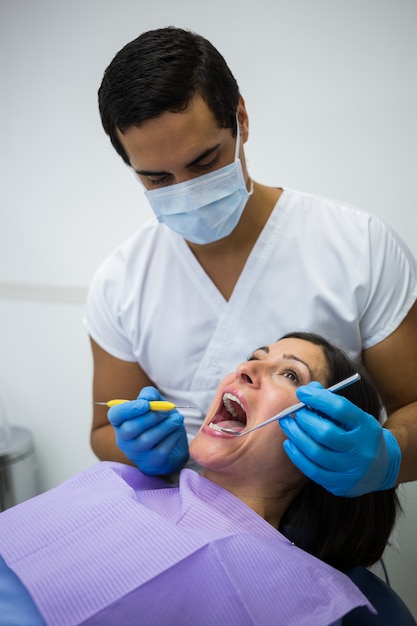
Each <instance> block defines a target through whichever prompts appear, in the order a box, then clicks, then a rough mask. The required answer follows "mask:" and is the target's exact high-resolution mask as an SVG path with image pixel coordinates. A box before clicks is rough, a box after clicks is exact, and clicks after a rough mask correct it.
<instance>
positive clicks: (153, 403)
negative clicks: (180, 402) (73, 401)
mask: <svg viewBox="0 0 417 626" xmlns="http://www.w3.org/2000/svg"><path fill="white" fill-rule="evenodd" d="M142 399H143V400H144V399H145V398H142ZM125 402H131V400H119V399H117V400H109V401H108V402H93V404H102V405H103V406H108V407H112V406H116V404H124V403H125ZM149 406H150V407H151V411H172V409H194V408H195V407H193V406H177V405H176V404H174V403H173V402H168V401H167V400H149Z"/></svg>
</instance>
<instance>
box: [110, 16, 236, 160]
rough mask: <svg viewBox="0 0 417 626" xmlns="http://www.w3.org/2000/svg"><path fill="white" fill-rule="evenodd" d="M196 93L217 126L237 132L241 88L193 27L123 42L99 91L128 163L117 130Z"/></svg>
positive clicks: (175, 108) (180, 106) (182, 104)
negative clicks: (126, 42) (123, 44)
mask: <svg viewBox="0 0 417 626" xmlns="http://www.w3.org/2000/svg"><path fill="white" fill-rule="evenodd" d="M196 94H199V95H200V96H201V97H202V98H203V99H204V101H205V102H206V104H207V105H208V107H209V108H210V110H211V111H212V113H213V115H214V117H215V119H216V120H217V122H218V124H219V126H220V127H221V128H231V129H232V131H233V134H234V135H235V134H236V130H237V128H236V112H237V107H238V104H239V97H240V94H239V88H238V85H237V82H236V79H235V78H234V76H233V74H232V73H231V71H230V69H229V67H228V66H227V64H226V61H225V60H224V58H223V57H222V55H221V54H220V53H219V52H218V50H217V49H216V48H215V47H214V46H213V45H212V44H211V43H210V42H209V41H208V40H207V39H205V38H204V37H201V36H200V35H197V34H196V33H193V32H191V31H189V30H184V29H181V28H174V27H173V26H169V27H167V28H160V29H156V30H150V31H147V32H145V33H143V34H142V35H140V36H139V37H137V38H136V39H134V40H133V41H131V42H130V43H128V44H127V45H125V46H124V47H123V48H122V49H121V50H120V51H119V52H118V53H117V54H116V56H115V57H114V59H113V60H112V61H111V63H110V65H109V66H108V67H107V69H106V70H105V72H104V76H103V80H102V83H101V85H100V88H99V91H98V101H99V110H100V115H101V121H102V124H103V128H104V130H105V131H106V133H107V134H108V135H109V137H110V140H111V142H112V144H113V146H114V148H115V149H116V150H117V152H118V153H119V154H120V156H121V157H122V159H123V160H124V161H125V163H127V164H128V165H130V163H129V159H128V156H127V154H126V152H125V150H124V149H123V146H122V145H121V143H120V141H119V138H118V135H117V131H119V132H120V133H122V134H123V133H124V132H125V131H126V130H127V129H128V128H130V127H132V126H140V124H141V123H142V122H143V121H145V120H147V119H149V118H153V117H157V116H158V115H160V114H161V113H164V112H166V111H170V112H172V113H178V112H181V111H184V110H185V109H186V108H187V106H188V105H189V103H190V101H191V99H192V98H193V97H194V95H196Z"/></svg>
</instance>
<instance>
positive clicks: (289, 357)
mask: <svg viewBox="0 0 417 626" xmlns="http://www.w3.org/2000/svg"><path fill="white" fill-rule="evenodd" d="M282 358H283V359H285V360H286V361H297V363H302V364H303V365H304V366H305V367H306V368H307V370H308V373H309V374H310V378H311V380H314V374H313V371H312V369H311V368H310V366H309V364H308V363H306V362H305V361H303V359H300V357H298V356H296V355H295V354H283V355H282Z"/></svg>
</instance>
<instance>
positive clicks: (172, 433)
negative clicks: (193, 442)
mask: <svg viewBox="0 0 417 626" xmlns="http://www.w3.org/2000/svg"><path fill="white" fill-rule="evenodd" d="M149 400H165V398H163V397H162V396H161V394H160V393H159V391H158V390H157V389H155V387H144V388H143V389H142V391H141V392H140V394H139V396H138V397H137V399H136V400H132V401H131V402H125V403H124V404H118V405H116V406H113V407H111V409H109V411H108V413H107V417H108V420H109V422H110V423H111V424H112V425H113V426H114V429H115V431H116V442H117V445H118V446H119V448H120V450H122V452H124V454H125V455H126V456H127V457H128V458H129V459H130V460H131V461H133V463H135V464H136V465H137V466H138V467H139V469H140V470H141V471H142V472H143V473H144V474H151V475H156V474H159V475H164V474H171V473H172V472H176V471H178V470H179V469H181V467H183V465H185V463H186V461H187V459H188V441H187V435H186V432H185V427H184V418H183V416H182V415H181V413H179V412H178V411H177V410H176V409H173V410H172V411H163V412H162V411H151V410H150V406H149Z"/></svg>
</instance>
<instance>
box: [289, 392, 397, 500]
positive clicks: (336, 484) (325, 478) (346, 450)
mask: <svg viewBox="0 0 417 626" xmlns="http://www.w3.org/2000/svg"><path fill="white" fill-rule="evenodd" d="M297 397H298V399H299V400H301V402H305V404H306V405H307V407H308V408H307V407H305V408H302V409H299V410H298V411H297V412H296V414H295V419H294V418H292V417H284V418H282V419H281V420H280V426H281V428H282V430H283V431H284V433H285V434H286V435H287V437H288V439H287V440H285V441H284V449H285V451H286V453H287V455H288V456H289V458H290V459H291V461H292V462H293V463H294V465H296V466H297V467H298V468H299V469H300V470H301V471H302V472H303V474H305V475H306V476H308V477H309V478H311V479H312V480H313V481H314V482H316V483H318V484H320V485H321V486H322V487H324V488H325V489H327V491H330V492H331V493H333V494H335V495H336V496H346V497H355V496H360V495H362V494H365V493H369V492H371V491H381V490H383V489H389V488H390V487H393V486H394V485H395V482H396V480H397V476H398V472H399V469H400V464H401V450H400V447H399V445H398V442H397V440H396V439H395V437H394V435H393V434H392V433H391V432H390V431H389V430H387V429H386V428H382V426H381V425H380V424H379V422H378V421H377V420H376V419H375V418H374V417H372V415H369V414H368V413H365V412H364V411H362V410H361V409H360V408H359V407H357V406H356V405H354V404H352V402H350V401H349V400H347V399H346V398H344V397H343V396H340V395H337V394H335V393H332V392H330V391H328V390H327V389H323V387H322V385H320V383H316V382H313V383H310V384H309V385H306V386H302V387H299V388H298V389H297ZM316 411H318V412H319V413H320V414H321V415H319V414H318V413H316ZM327 416H328V417H327Z"/></svg>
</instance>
